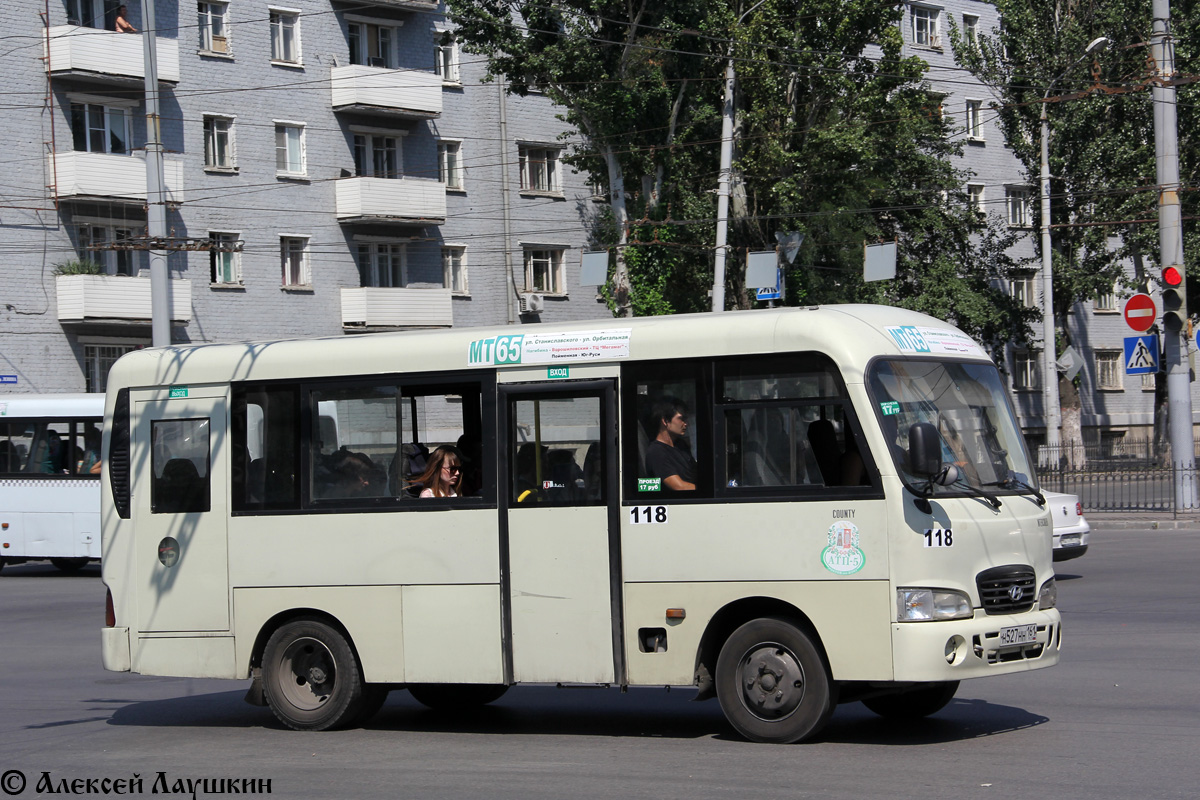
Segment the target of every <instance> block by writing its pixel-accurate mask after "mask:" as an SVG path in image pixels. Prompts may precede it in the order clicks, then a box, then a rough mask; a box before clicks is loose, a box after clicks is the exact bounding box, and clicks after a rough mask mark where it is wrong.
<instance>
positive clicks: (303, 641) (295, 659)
mask: <svg viewBox="0 0 1200 800" xmlns="http://www.w3.org/2000/svg"><path fill="white" fill-rule="evenodd" d="M262 670H263V692H264V694H265V696H266V700H267V705H268V706H270V707H271V711H272V712H274V714H275V716H276V717H277V718H278V719H279V721H280V722H282V723H283V724H284V725H287V726H288V727H289V728H293V729H295V730H298V731H324V730H330V729H333V728H339V727H344V726H347V725H351V724H353V723H354V722H355V721H356V720H357V719H358V717H359V715H360V714H361V713H362V711H363V709H364V707H365V703H366V702H367V698H366V692H365V688H366V687H365V685H364V683H363V679H362V670H361V669H360V668H359V666H358V659H357V658H356V657H355V655H354V651H353V650H351V649H350V644H349V643H348V642H347V641H346V638H345V637H344V636H342V634H341V633H339V632H338V631H336V630H334V629H333V628H332V627H330V626H329V625H326V624H325V623H323V622H317V621H316V620H311V619H298V620H293V621H291V622H289V623H287V624H285V625H283V626H281V627H280V628H279V629H277V630H276V631H275V632H274V633H273V634H271V638H270V639H269V640H268V641H267V647H266V650H264V651H263V661H262Z"/></svg>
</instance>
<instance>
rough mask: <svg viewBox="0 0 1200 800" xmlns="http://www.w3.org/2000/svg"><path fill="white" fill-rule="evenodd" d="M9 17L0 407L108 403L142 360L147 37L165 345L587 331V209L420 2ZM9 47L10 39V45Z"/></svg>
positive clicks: (77, 7) (542, 144)
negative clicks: (155, 110)
mask: <svg viewBox="0 0 1200 800" xmlns="http://www.w3.org/2000/svg"><path fill="white" fill-rule="evenodd" d="M119 5H120V4H119V3H117V2H113V1H112V0H15V1H14V2H13V3H10V4H8V6H7V8H8V10H9V12H8V13H9V15H10V16H9V19H10V26H11V27H10V34H9V42H10V45H12V46H10V47H8V48H7V49H6V51H5V52H4V53H3V54H0V69H2V70H3V74H5V75H6V76H7V77H8V82H7V83H8V86H9V87H10V92H9V94H8V95H7V97H8V100H7V105H8V108H7V109H6V111H5V114H4V115H3V116H2V117H0V126H2V127H3V128H4V129H5V132H6V134H7V138H6V140H7V143H8V160H7V169H6V170H5V176H4V178H3V179H2V180H0V241H2V242H3V244H2V247H3V250H4V253H5V258H4V261H3V266H0V271H2V274H3V280H2V283H0V285H2V286H3V304H2V307H0V376H2V377H0V391H13V392H62V391H84V390H87V391H99V390H102V389H103V388H104V385H105V377H106V375H107V370H108V367H109V366H111V364H112V362H113V361H114V360H115V359H116V358H117V357H119V356H120V355H121V354H122V353H124V352H126V351H128V350H130V349H133V348H138V347H143V346H148V345H149V344H150V281H149V277H148V274H149V273H148V264H149V256H148V253H147V251H146V249H145V247H146V244H145V242H144V241H139V238H140V237H143V236H145V235H146V228H147V172H146V161H145V145H146V142H147V126H146V113H147V106H146V97H145V83H144V81H145V64H146V58H145V47H144V45H145V42H144V38H145V37H146V36H149V35H153V36H154V37H155V38H154V42H155V49H156V51H157V57H156V61H155V63H156V65H157V75H158V87H159V93H158V101H159V113H160V125H159V130H160V135H159V140H160V141H161V142H162V143H163V147H164V151H165V156H164V188H165V191H166V195H167V201H168V205H167V236H166V242H165V243H160V244H165V245H166V246H167V247H168V248H169V249H170V250H169V255H168V259H167V263H168V269H169V273H170V278H171V281H170V286H171V291H170V309H171V331H172V333H171V336H172V341H173V342H177V343H185V342H215V341H239V340H258V339H276V338H286V337H303V336H337V335H354V334H358V333H363V332H370V331H379V330H396V329H404V328H417V327H420V328H426V327H450V326H456V325H457V326H461V325H480V324H504V323H506V322H507V323H513V324H528V323H536V322H538V321H541V320H546V321H550V320H565V319H580V318H591V317H596V316H602V315H605V314H606V313H607V310H606V308H605V306H604V305H602V304H600V303H598V302H597V299H596V288H595V287H592V286H588V287H581V286H579V284H578V278H579V260H580V250H581V248H582V245H583V243H584V242H585V241H586V238H587V234H586V226H587V224H588V221H589V218H590V216H591V214H592V213H593V210H594V208H595V205H594V203H593V202H592V201H591V199H590V197H591V192H590V191H589V190H588V189H587V187H586V181H585V179H584V178H583V176H580V175H577V174H575V173H574V172H573V171H571V170H570V169H569V168H568V167H566V166H565V165H564V164H563V163H562V160H561V156H562V153H563V151H564V147H565V146H566V143H567V142H566V140H564V138H563V137H562V135H561V134H562V133H563V132H564V125H563V123H561V122H560V121H558V120H557V119H556V118H555V109H554V108H553V106H552V104H551V103H550V102H549V101H548V100H547V99H546V98H545V97H541V96H537V95H532V96H529V97H525V98H518V97H511V96H506V95H505V94H504V92H503V91H502V87H501V86H499V85H497V84H495V83H484V82H483V81H482V78H483V76H484V68H483V65H482V64H481V63H480V61H479V60H478V58H477V57H475V58H473V57H470V56H465V55H463V54H462V53H461V52H460V50H459V48H458V46H457V44H456V43H455V41H454V39H453V34H452V32H451V31H450V30H449V29H448V26H447V25H446V22H445V15H444V13H443V11H444V9H443V8H442V7H440V6H439V5H438V4H437V3H435V2H424V0H353V1H352V2H346V1H345V0H281V2H279V3H278V4H275V3H272V2H269V0H211V2H209V1H206V0H201V2H182V3H181V2H177V1H176V0H157V2H156V3H155V6H154V16H155V19H154V31H152V32H150V33H147V32H146V30H145V29H146V27H147V26H146V24H145V21H144V20H143V19H142V18H141V4H140V3H138V2H130V3H129V4H128V5H129V9H128V19H129V21H130V22H131V23H132V24H133V26H134V27H135V28H136V29H137V31H138V32H137V33H118V32H117V31H116V30H115V19H116V13H117V8H118V6H119ZM14 43H15V44H14Z"/></svg>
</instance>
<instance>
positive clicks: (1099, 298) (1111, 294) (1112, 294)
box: [1092, 284, 1117, 312]
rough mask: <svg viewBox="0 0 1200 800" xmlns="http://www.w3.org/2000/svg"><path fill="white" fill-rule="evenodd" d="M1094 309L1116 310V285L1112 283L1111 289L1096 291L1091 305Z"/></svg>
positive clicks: (1102, 310)
mask: <svg viewBox="0 0 1200 800" xmlns="http://www.w3.org/2000/svg"><path fill="white" fill-rule="evenodd" d="M1092 310H1094V311H1101V312H1104V311H1107V312H1115V311H1116V310H1117V287H1116V284H1114V285H1113V287H1112V289H1110V290H1109V291H1107V292H1097V293H1096V302H1095V305H1093V307H1092Z"/></svg>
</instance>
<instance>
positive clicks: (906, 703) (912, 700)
mask: <svg viewBox="0 0 1200 800" xmlns="http://www.w3.org/2000/svg"><path fill="white" fill-rule="evenodd" d="M957 691H958V681H946V682H944V683H923V684H919V685H918V687H917V688H915V689H909V690H907V691H902V692H897V693H896V694H885V695H882V696H880V697H869V698H867V699H866V700H863V705H864V706H866V707H867V708H869V709H871V710H872V711H874V712H875V713H876V714H878V715H879V716H881V717H885V718H886V719H894V720H909V721H911V720H916V719H921V718H922V717H928V716H929V715H930V714H934V713H937V712H938V711H941V710H942V709H943V708H945V707H946V704H947V703H949V702H950V701H951V700H952V699H953V698H954V693H955V692H957Z"/></svg>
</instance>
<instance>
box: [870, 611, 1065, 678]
mask: <svg viewBox="0 0 1200 800" xmlns="http://www.w3.org/2000/svg"><path fill="white" fill-rule="evenodd" d="M1029 624H1034V625H1036V626H1037V637H1036V640H1035V641H1033V642H1030V643H1028V644H1019V645H1011V646H1007V647H1002V646H1001V645H1000V631H1001V630H1002V629H1004V628H1010V627H1014V626H1019V625H1029ZM1061 646H1062V616H1061V615H1060V614H1059V613H1058V609H1050V610H1049V611H1028V612H1025V613H1023V614H997V615H994V616H988V615H987V614H985V613H984V612H983V611H981V610H976V612H975V617H974V618H973V619H961V620H948V621H946V622H900V623H893V624H892V652H893V666H894V671H895V678H894V679H895V680H897V681H959V680H967V679H969V678H983V677H986V676H989V675H1005V674H1008V673H1012V672H1022V671H1026V670H1031V669H1041V668H1042V667H1050V666H1053V665H1055V664H1057V663H1058V657H1059V650H1060V648H1061Z"/></svg>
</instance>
